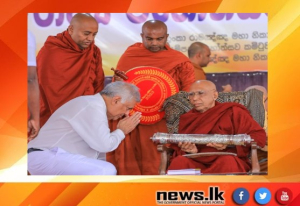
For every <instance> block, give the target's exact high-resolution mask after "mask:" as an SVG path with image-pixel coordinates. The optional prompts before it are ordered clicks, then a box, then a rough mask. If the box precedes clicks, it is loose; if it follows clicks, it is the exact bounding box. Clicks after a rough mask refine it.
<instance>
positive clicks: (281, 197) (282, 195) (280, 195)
mask: <svg viewBox="0 0 300 206" xmlns="http://www.w3.org/2000/svg"><path fill="white" fill-rule="evenodd" d="M292 199H293V193H292V191H291V190H290V189H288V188H280V189H279V190H277V192H276V200H277V202H278V203H279V204H281V205H287V204H289V203H290V202H291V201H292Z"/></svg>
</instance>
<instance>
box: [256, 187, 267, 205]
mask: <svg viewBox="0 0 300 206" xmlns="http://www.w3.org/2000/svg"><path fill="white" fill-rule="evenodd" d="M254 198H255V201H256V202H257V203H258V204H260V205H265V204H267V203H268V202H270V200H271V192H270V190H268V189H267V188H264V187H261V188H259V189H258V190H256V192H255V194H254Z"/></svg>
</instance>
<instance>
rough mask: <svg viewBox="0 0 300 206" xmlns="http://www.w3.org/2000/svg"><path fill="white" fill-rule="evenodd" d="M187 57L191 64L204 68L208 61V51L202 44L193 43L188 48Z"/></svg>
mask: <svg viewBox="0 0 300 206" xmlns="http://www.w3.org/2000/svg"><path fill="white" fill-rule="evenodd" d="M188 56H189V58H190V60H191V62H193V63H195V64H197V65H199V66H200V67H206V66H207V65H208V63H209V61H210V49H209V47H208V46H207V45H206V44H203V43H202V42H194V43H192V44H191V45H190V46H189V48H188Z"/></svg>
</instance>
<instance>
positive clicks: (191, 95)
mask: <svg viewBox="0 0 300 206" xmlns="http://www.w3.org/2000/svg"><path fill="white" fill-rule="evenodd" d="M210 91H215V89H211V90H207V91H204V90H200V91H195V92H189V93H188V96H189V98H191V97H194V96H195V95H198V96H199V97H204V96H205V95H206V94H207V93H208V92H210Z"/></svg>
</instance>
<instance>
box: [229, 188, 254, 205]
mask: <svg viewBox="0 0 300 206" xmlns="http://www.w3.org/2000/svg"><path fill="white" fill-rule="evenodd" d="M249 197H250V195H249V192H248V190H246V189H245V188H238V189H236V190H235V191H234V192H233V200H234V202H235V203H236V204H238V205H243V204H245V203H246V202H248V200H249Z"/></svg>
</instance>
